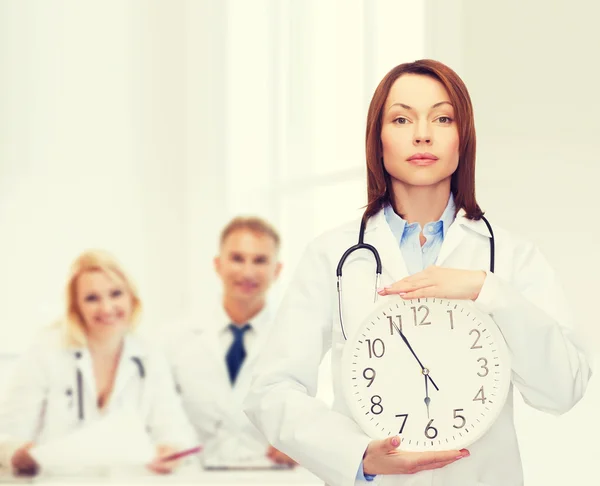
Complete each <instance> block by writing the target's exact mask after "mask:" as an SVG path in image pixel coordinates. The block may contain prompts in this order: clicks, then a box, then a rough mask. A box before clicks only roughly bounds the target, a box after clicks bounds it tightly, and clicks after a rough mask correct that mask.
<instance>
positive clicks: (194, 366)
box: [169, 217, 295, 465]
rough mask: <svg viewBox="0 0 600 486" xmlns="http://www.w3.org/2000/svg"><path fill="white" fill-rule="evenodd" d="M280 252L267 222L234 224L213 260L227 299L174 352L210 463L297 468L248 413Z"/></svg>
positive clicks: (185, 397) (187, 405)
mask: <svg viewBox="0 0 600 486" xmlns="http://www.w3.org/2000/svg"><path fill="white" fill-rule="evenodd" d="M278 252H279V235H278V234H277V232H276V231H275V229H274V228H273V227H272V226H271V225H269V224H268V223H267V222H265V221H264V220H262V219H260V218H241V217H240V218H235V219H233V220H232V221H231V222H230V223H229V224H228V225H227V226H226V227H225V228H224V229H223V231H222V233H221V238H220V245H219V254H218V255H217V256H216V257H215V259H214V266H215V270H216V272H217V274H218V276H219V277H220V279H221V281H222V283H223V296H222V300H221V301H220V302H217V303H215V306H214V307H215V308H214V309H212V312H208V313H207V315H208V316H210V317H209V318H207V319H206V320H205V321H203V322H197V323H191V324H190V325H188V326H187V327H186V328H185V329H184V330H183V331H182V332H181V333H180V334H179V335H178V336H177V337H176V338H175V339H174V341H173V342H172V343H171V345H170V346H169V356H170V359H171V364H172V369H173V374H174V377H175V381H176V383H177V387H178V389H179V391H180V393H181V397H182V400H183V405H184V408H185V410H186V412H187V414H188V416H189V418H190V420H191V421H192V423H193V425H194V426H195V427H196V431H197V433H198V435H199V437H200V440H201V441H202V442H203V444H204V457H205V459H206V461H207V462H210V464H223V465H231V464H235V463H240V464H242V463H243V462H244V461H249V460H250V461H253V460H257V459H261V458H268V459H270V460H271V462H272V463H273V464H287V465H293V464H295V463H294V461H293V460H292V459H290V458H289V457H288V456H286V455H285V454H283V453H282V452H280V451H278V450H277V449H275V448H274V447H271V446H270V445H269V444H268V442H267V441H266V439H265V438H264V436H263V435H262V433H260V432H259V431H258V430H257V429H256V427H255V426H254V425H253V424H251V423H250V421H249V420H248V418H247V417H246V415H245V414H244V412H243V410H242V403H243V400H244V398H245V396H246V393H247V392H248V390H249V388H250V380H251V379H252V366H253V363H254V361H255V360H256V358H257V356H258V355H259V354H260V352H261V349H262V347H263V345H264V343H265V341H266V337H267V335H268V332H269V328H270V326H271V313H270V311H269V309H268V306H267V293H268V291H269V288H270V287H271V285H272V284H273V282H275V280H276V279H277V277H278V276H279V273H280V271H281V263H280V262H279V261H278ZM267 462H268V461H267Z"/></svg>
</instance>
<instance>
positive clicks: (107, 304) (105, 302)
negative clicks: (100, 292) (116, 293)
mask: <svg viewBox="0 0 600 486" xmlns="http://www.w3.org/2000/svg"><path fill="white" fill-rule="evenodd" d="M112 308H113V306H112V303H111V301H110V299H102V300H101V301H100V311H101V312H102V313H103V314H110V312H111V311H112Z"/></svg>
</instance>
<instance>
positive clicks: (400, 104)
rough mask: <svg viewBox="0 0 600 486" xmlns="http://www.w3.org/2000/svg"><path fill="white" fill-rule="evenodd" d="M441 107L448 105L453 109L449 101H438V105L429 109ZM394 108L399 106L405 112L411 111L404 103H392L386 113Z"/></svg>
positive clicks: (410, 107)
mask: <svg viewBox="0 0 600 486" xmlns="http://www.w3.org/2000/svg"><path fill="white" fill-rule="evenodd" d="M441 105H450V106H452V107H454V106H453V105H452V103H450V102H449V101H440V102H439V103H436V104H435V105H433V106H432V107H431V108H430V109H431V110H433V109H434V108H437V107H438V106H441ZM394 106H401V107H402V108H404V109H405V110H412V109H413V108H412V106H408V105H405V104H404V103H394V104H393V105H392V106H390V107H389V109H388V111H390V110H391V109H392V108H393V107H394Z"/></svg>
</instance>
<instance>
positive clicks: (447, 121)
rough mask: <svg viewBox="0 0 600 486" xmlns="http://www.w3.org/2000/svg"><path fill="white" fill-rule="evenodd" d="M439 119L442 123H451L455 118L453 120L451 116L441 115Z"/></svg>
mask: <svg viewBox="0 0 600 486" xmlns="http://www.w3.org/2000/svg"><path fill="white" fill-rule="evenodd" d="M437 121H438V122H440V123H442V124H444V125H447V124H449V123H452V122H453V121H454V120H452V118H450V117H449V116H440V117H439V118H438V119H437Z"/></svg>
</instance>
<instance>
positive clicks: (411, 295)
mask: <svg viewBox="0 0 600 486" xmlns="http://www.w3.org/2000/svg"><path fill="white" fill-rule="evenodd" d="M398 295H399V296H400V297H402V298H403V299H404V300H411V299H423V298H426V297H438V298H440V299H441V298H445V297H446V296H445V295H441V292H440V291H439V288H438V287H436V286H435V285H431V286H429V287H423V288H420V289H416V290H413V291H410V292H398Z"/></svg>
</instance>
